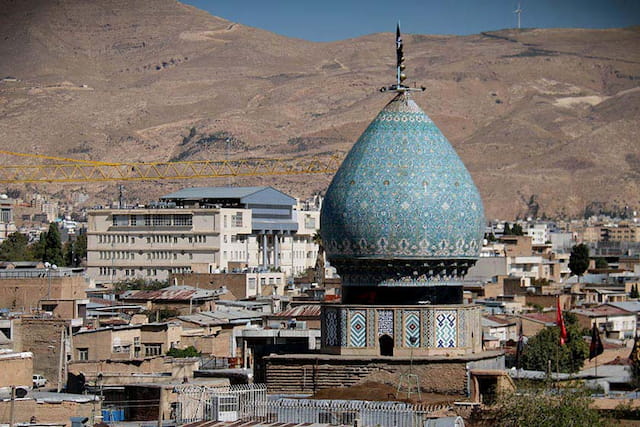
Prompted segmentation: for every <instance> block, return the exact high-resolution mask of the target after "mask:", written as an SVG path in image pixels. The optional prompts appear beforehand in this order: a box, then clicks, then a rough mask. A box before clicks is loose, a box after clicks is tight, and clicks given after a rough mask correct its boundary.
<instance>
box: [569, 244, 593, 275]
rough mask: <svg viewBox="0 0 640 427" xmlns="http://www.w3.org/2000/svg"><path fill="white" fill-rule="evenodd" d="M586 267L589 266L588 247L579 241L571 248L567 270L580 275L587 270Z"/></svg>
mask: <svg viewBox="0 0 640 427" xmlns="http://www.w3.org/2000/svg"><path fill="white" fill-rule="evenodd" d="M587 268H589V247H588V246H587V245H585V244H584V243H580V244H579V245H575V246H574V247H573V248H572V249H571V256H570V257H569V270H571V273H573V274H575V275H576V276H578V277H580V276H582V275H583V274H584V272H585V271H587Z"/></svg>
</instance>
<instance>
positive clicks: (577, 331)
mask: <svg viewBox="0 0 640 427" xmlns="http://www.w3.org/2000/svg"><path fill="white" fill-rule="evenodd" d="M564 320H565V326H566V328H567V340H566V343H565V345H563V346H560V328H559V327H557V326H552V327H546V328H544V329H543V330H541V331H540V332H538V333H537V334H536V335H534V336H533V337H531V338H530V339H529V341H528V342H527V344H526V345H525V347H524V351H523V354H522V366H523V367H524V369H531V370H535V371H546V370H547V369H548V366H549V361H551V369H552V370H554V371H555V370H556V367H557V369H558V370H559V371H560V372H572V373H574V372H578V371H579V370H580V369H581V368H582V365H583V364H584V361H585V359H586V358H587V357H588V356H589V345H588V344H587V343H586V341H585V340H584V338H583V336H584V335H585V334H587V333H588V331H585V330H584V329H583V328H582V327H581V326H580V325H579V324H578V319H577V317H576V316H575V315H574V314H572V313H569V312H565V313H564Z"/></svg>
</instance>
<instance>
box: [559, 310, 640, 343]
mask: <svg viewBox="0 0 640 427" xmlns="http://www.w3.org/2000/svg"><path fill="white" fill-rule="evenodd" d="M571 313H573V314H575V315H576V317H577V318H578V322H579V323H580V325H581V326H582V327H584V328H588V329H591V328H592V327H593V325H594V324H595V325H596V326H597V327H598V329H599V330H600V331H601V332H603V333H604V335H605V336H606V337H607V338H613V339H619V340H623V339H629V338H633V337H634V336H635V334H636V327H637V314H636V313H634V312H631V311H627V310H624V309H622V308H618V307H616V306H613V305H608V304H605V305H599V306H597V307H594V308H577V309H574V310H571Z"/></svg>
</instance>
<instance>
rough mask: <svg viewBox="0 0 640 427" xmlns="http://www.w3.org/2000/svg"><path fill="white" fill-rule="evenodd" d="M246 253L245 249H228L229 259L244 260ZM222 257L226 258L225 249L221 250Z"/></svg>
mask: <svg viewBox="0 0 640 427" xmlns="http://www.w3.org/2000/svg"><path fill="white" fill-rule="evenodd" d="M246 255H247V253H246V252H245V251H229V254H228V256H229V259H230V260H231V261H245V260H246V258H245V257H246ZM222 259H223V260H226V259H227V251H224V252H222Z"/></svg>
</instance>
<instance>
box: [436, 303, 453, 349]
mask: <svg viewBox="0 0 640 427" xmlns="http://www.w3.org/2000/svg"><path fill="white" fill-rule="evenodd" d="M456 318H457V313H456V312H455V311H453V310H446V311H444V310H443V311H438V312H437V313H436V346H437V347H440V348H451V347H456V346H457V337H458V329H457V322H456V320H457V319H456Z"/></svg>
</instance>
